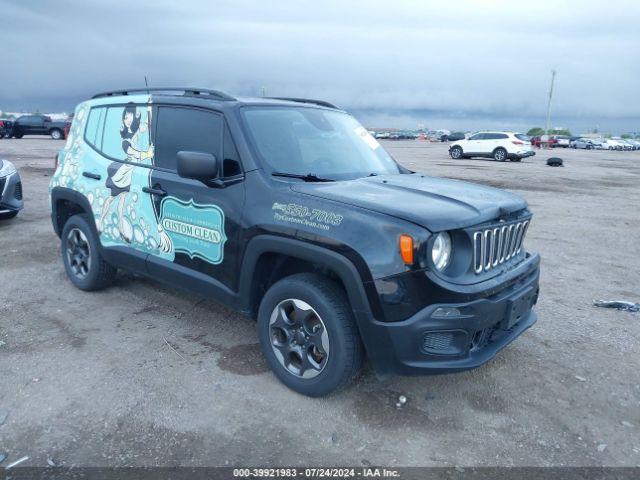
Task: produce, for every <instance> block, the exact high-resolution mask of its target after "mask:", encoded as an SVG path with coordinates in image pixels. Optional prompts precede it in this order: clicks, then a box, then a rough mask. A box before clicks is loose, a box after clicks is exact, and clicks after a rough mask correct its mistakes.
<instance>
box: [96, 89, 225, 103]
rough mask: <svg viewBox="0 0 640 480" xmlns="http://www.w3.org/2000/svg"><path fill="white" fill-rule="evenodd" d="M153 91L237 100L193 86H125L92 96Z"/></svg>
mask: <svg viewBox="0 0 640 480" xmlns="http://www.w3.org/2000/svg"><path fill="white" fill-rule="evenodd" d="M151 92H167V93H170V92H182V95H183V96H185V97H195V96H199V95H202V96H204V95H208V96H211V97H216V98H217V99H218V100H225V101H233V100H236V99H235V98H234V97H232V96H231V95H227V94H226V93H224V92H221V91H219V90H209V89H206V88H193V87H153V88H146V87H142V88H125V89H122V90H113V91H110V92H102V93H98V94H96V95H94V96H93V97H91V98H103V97H115V96H120V95H131V94H132V93H151Z"/></svg>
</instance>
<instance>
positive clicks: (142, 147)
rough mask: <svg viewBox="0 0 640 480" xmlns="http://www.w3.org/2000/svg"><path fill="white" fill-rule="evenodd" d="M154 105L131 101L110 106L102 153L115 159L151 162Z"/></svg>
mask: <svg viewBox="0 0 640 480" xmlns="http://www.w3.org/2000/svg"><path fill="white" fill-rule="evenodd" d="M150 124H151V107H150V106H147V105H136V104H134V103H128V104H126V105H120V106H117V107H109V108H107V109H106V115H105V121H104V127H103V128H104V131H103V132H101V137H102V148H101V150H102V153H104V154H105V155H106V156H107V157H110V158H113V159H115V160H124V161H127V162H134V163H141V164H143V165H151V164H152V160H153V147H152V144H151V142H150V138H149V131H150V128H149V127H150Z"/></svg>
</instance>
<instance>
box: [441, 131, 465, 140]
mask: <svg viewBox="0 0 640 480" xmlns="http://www.w3.org/2000/svg"><path fill="white" fill-rule="evenodd" d="M464 139H465V136H464V132H452V133H449V134H448V135H447V134H445V135H442V136H441V137H440V141H441V142H455V141H456V140H464Z"/></svg>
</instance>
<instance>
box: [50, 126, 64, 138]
mask: <svg viewBox="0 0 640 480" xmlns="http://www.w3.org/2000/svg"><path fill="white" fill-rule="evenodd" d="M51 138H53V139H54V140H62V130H58V129H57V128H54V129H53V130H51Z"/></svg>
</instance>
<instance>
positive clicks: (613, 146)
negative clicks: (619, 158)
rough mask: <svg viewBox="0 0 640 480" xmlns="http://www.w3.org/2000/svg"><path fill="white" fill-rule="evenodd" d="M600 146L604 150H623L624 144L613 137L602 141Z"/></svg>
mask: <svg viewBox="0 0 640 480" xmlns="http://www.w3.org/2000/svg"><path fill="white" fill-rule="evenodd" d="M602 148H604V149H605V150H624V145H623V144H622V143H620V142H619V141H617V140H616V139H614V138H607V139H605V141H604V142H603V143H602Z"/></svg>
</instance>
